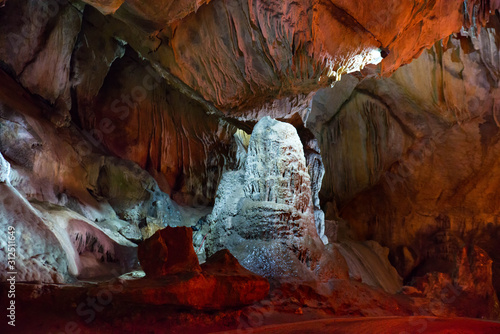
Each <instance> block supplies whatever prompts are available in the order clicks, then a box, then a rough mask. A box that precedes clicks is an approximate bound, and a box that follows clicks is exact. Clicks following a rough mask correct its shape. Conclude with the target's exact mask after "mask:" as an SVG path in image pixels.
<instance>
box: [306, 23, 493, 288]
mask: <svg viewBox="0 0 500 334" xmlns="http://www.w3.org/2000/svg"><path fill="white" fill-rule="evenodd" d="M499 24H500V19H499V16H498V14H496V16H493V17H491V19H490V23H489V24H488V25H487V26H486V28H484V29H481V33H480V35H479V36H478V37H477V38H470V37H463V36H460V35H455V36H452V37H451V38H450V39H449V40H447V41H443V42H438V43H436V45H435V46H434V47H433V48H432V49H430V50H429V51H425V52H424V53H423V54H422V55H421V56H420V57H419V58H418V59H417V60H415V61H414V62H412V63H411V64H409V65H407V66H405V67H402V68H401V69H399V70H398V71H396V72H395V73H394V75H393V76H392V77H390V78H387V79H381V80H373V79H368V80H364V81H363V82H361V83H359V84H357V83H356V80H352V79H348V80H346V81H345V83H346V86H343V84H344V80H342V82H340V83H338V85H337V86H336V87H334V88H333V89H332V91H331V94H335V92H338V93H339V94H338V95H337V97H336V98H328V97H327V96H325V92H322V93H321V94H323V97H322V98H321V99H320V100H318V103H315V104H313V110H312V111H311V114H315V115H318V116H315V117H314V118H313V119H316V120H317V121H318V123H317V124H316V125H315V126H314V127H313V128H314V129H315V132H316V134H317V135H318V139H319V143H320V146H321V150H322V154H323V158H324V159H323V161H324V163H325V168H326V176H325V181H324V183H323V187H322V196H323V198H324V199H325V200H334V201H335V202H336V204H337V205H338V208H339V209H340V216H341V217H342V218H343V219H345V220H346V221H348V222H349V223H350V224H351V226H352V227H353V230H354V231H355V237H356V238H358V239H360V240H368V239H373V240H375V241H378V242H380V243H381V244H382V245H383V246H386V247H389V248H390V250H391V255H390V256H391V260H392V262H393V263H394V264H395V265H396V267H397V268H398V270H399V272H400V274H401V275H403V276H404V277H405V278H407V279H408V278H410V277H411V273H412V270H413V269H415V268H416V267H417V266H419V264H421V263H423V262H425V261H426V259H430V261H432V260H433V259H436V258H441V257H447V256H448V255H450V254H453V252H455V251H458V249H460V248H461V245H462V244H466V245H469V246H470V247H472V246H473V245H477V246H479V247H481V248H483V249H484V250H485V251H486V252H487V253H488V254H489V256H490V257H491V258H492V259H493V281H494V284H495V287H496V289H497V291H499V289H500V285H499V282H500V280H499V277H500V276H499V273H500V271H499V268H500V266H499V264H500V262H499V260H500V259H499V258H498V252H497V251H496V245H498V242H499V241H498V240H499V239H498V236H499V234H498V216H499V211H498V205H497V202H498V198H500V194H499V193H498V189H500V187H499V182H498V180H499V175H500V174H499V172H498V168H497V167H496V166H497V165H498V157H499V156H500V155H499V151H498V149H499V147H498V128H499V124H498V111H499V110H500V109H499V108H500V105H499V102H500V100H499V98H498V97H499V96H500V91H499V86H498V82H499V78H500V76H499V73H500V65H499V64H500V62H499V58H498V48H499V45H500V40H499V38H498V34H497V31H498V29H499V27H500V26H499ZM346 79H347V78H346ZM318 94H319V93H318ZM330 107H331V108H330ZM317 108H319V109H317ZM322 111H324V115H320V114H321V113H322ZM324 120H326V122H325V123H324V126H322V125H321V124H322V123H321V122H323V121H324ZM309 124H311V123H309ZM318 124H319V125H318ZM329 214H330V215H331V216H330V217H329V218H334V216H335V210H331V211H330V213H329Z"/></svg>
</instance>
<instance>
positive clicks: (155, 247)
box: [138, 227, 201, 277]
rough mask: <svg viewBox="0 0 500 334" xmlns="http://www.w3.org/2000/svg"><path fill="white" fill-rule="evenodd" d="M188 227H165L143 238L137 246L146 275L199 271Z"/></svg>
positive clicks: (191, 234) (155, 275) (190, 231)
mask: <svg viewBox="0 0 500 334" xmlns="http://www.w3.org/2000/svg"><path fill="white" fill-rule="evenodd" d="M192 240H193V231H192V230H191V228H188V227H166V228H164V229H162V230H159V231H156V233H155V234H153V236H151V237H150V238H148V239H146V240H144V241H143V242H142V243H141V244H140V245H139V248H138V257H139V262H140V263H141V267H142V269H143V270H144V272H145V273H146V275H147V276H148V277H159V276H165V275H171V274H177V273H182V272H199V271H201V268H200V265H199V263H198V257H197V256H196V253H195V252H194V248H193V241H192Z"/></svg>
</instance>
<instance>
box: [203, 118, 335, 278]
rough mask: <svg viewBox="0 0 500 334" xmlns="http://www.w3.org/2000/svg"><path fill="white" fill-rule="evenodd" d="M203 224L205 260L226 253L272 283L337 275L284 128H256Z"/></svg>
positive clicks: (301, 162) (302, 167)
mask: <svg viewBox="0 0 500 334" xmlns="http://www.w3.org/2000/svg"><path fill="white" fill-rule="evenodd" d="M316 172H317V171H316ZM313 173H314V172H313ZM318 179H319V177H318ZM238 185H239V186H238ZM207 220H208V222H209V223H210V224H211V230H210V232H209V234H208V237H207V247H206V251H207V254H209V255H210V254H213V253H214V252H216V251H217V250H219V249H222V248H227V249H229V250H230V251H231V252H232V253H233V254H234V255H235V256H236V258H238V259H239V261H240V262H241V263H242V265H243V266H244V267H245V268H247V269H249V270H251V271H253V272H255V273H258V274H261V275H263V276H266V277H271V278H294V277H295V278H296V277H299V278H301V279H306V280H307V279H314V275H313V273H314V274H316V275H319V276H324V275H326V276H328V275H331V276H332V277H333V276H335V275H336V273H335V272H328V271H331V270H333V269H334V266H335V265H336V264H335V263H333V261H330V262H331V263H330V264H329V265H328V258H329V257H331V258H332V259H333V255H332V253H331V252H330V251H327V250H326V248H325V247H324V245H323V242H322V241H321V237H320V235H318V230H317V229H316V224H315V213H314V203H313V197H312V192H311V180H310V176H309V173H308V168H307V166H306V160H305V157H304V151H303V148H302V143H301V141H300V138H299V136H298V134H297V131H296V130H295V128H294V127H293V126H291V125H289V124H287V123H282V122H279V121H276V120H273V119H271V118H269V117H264V118H262V119H261V120H260V121H259V122H258V123H257V125H256V126H255V127H254V129H253V132H252V135H251V137H250V141H249V144H248V152H247V154H246V160H245V162H244V164H243V166H242V168H241V169H237V170H229V171H227V172H225V173H224V174H223V177H222V180H221V182H220V184H219V188H218V191H217V197H216V201H215V206H214V209H213V211H212V213H211V214H210V215H209V216H208V218H207ZM320 232H321V231H320Z"/></svg>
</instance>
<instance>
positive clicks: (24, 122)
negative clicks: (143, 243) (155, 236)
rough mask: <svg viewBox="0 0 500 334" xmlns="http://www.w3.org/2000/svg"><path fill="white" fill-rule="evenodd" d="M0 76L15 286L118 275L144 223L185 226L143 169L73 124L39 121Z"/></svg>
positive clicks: (29, 101)
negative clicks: (15, 246) (14, 241)
mask: <svg viewBox="0 0 500 334" xmlns="http://www.w3.org/2000/svg"><path fill="white" fill-rule="evenodd" d="M0 76H2V81H1V90H2V94H1V95H0V97H1V100H2V102H1V104H0V152H1V154H2V159H1V165H2V178H3V179H4V180H5V179H7V178H6V175H7V174H8V173H7V170H9V169H10V174H9V178H8V179H9V180H10V182H7V183H1V184H0V185H1V187H2V192H1V194H2V199H1V201H0V202H1V205H0V212H1V220H0V224H1V226H2V228H4V229H7V226H10V225H12V226H14V227H16V229H17V240H18V255H19V258H18V261H17V263H16V269H17V270H18V273H19V274H18V276H17V280H18V281H42V282H63V281H66V280H70V279H71V278H72V277H76V278H81V279H92V278H97V277H101V276H109V275H115V276H116V275H119V274H121V273H123V272H126V271H128V270H130V269H132V268H134V267H136V266H137V257H136V245H135V243H134V242H137V241H139V240H141V239H142V237H141V234H140V231H139V224H140V223H141V222H143V221H144V220H146V219H147V218H148V217H149V218H150V219H155V220H156V221H157V222H158V223H159V224H160V225H161V226H162V227H163V226H165V225H166V224H168V223H172V224H174V225H175V224H182V223H183V221H184V220H185V215H184V214H183V212H180V209H179V208H178V207H177V205H175V203H173V202H171V200H170V199H169V197H168V195H166V194H165V193H162V192H161V191H160V190H159V189H158V185H157V184H156V182H155V181H154V179H153V178H152V177H151V176H150V175H149V174H148V173H147V172H145V171H144V170H142V169H141V168H139V167H138V166H137V165H136V164H134V163H132V162H130V161H124V160H120V159H118V158H114V157H110V156H106V155H104V154H103V153H102V151H100V150H99V148H97V147H95V146H93V145H92V143H91V141H89V140H88V139H87V138H85V137H84V136H82V133H81V132H80V131H79V130H78V129H76V128H74V127H68V128H60V129H56V128H55V127H54V124H53V123H51V122H48V121H47V120H46V119H44V118H43V117H42V115H43V113H44V111H45V110H50V107H48V106H47V105H45V104H44V103H43V102H41V101H40V100H38V99H36V98H29V95H28V94H27V93H26V92H25V91H24V90H23V89H22V88H20V87H19V86H18V85H17V83H15V82H14V81H13V80H12V79H11V78H9V77H8V76H7V75H6V74H5V73H4V72H1V73H0ZM9 165H10V167H8V166H9ZM32 240H39V242H37V243H33V241H32ZM132 241H134V242H132ZM6 242H7V240H6V239H5V238H2V239H1V243H2V248H3V247H6ZM5 254H6V253H4V252H2V255H3V257H5V256H6V255H5ZM2 263H3V266H6V265H7V262H6V261H3V262H2ZM4 268H5V267H4ZM6 272H7V270H5V271H2V273H3V274H5V273H6ZM5 278H6V277H5V276H4V275H3V276H2V279H5Z"/></svg>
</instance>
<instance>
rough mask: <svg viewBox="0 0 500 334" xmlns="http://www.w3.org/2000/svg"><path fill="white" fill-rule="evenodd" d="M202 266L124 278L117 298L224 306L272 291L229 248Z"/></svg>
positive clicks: (244, 302)
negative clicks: (136, 277)
mask: <svg viewBox="0 0 500 334" xmlns="http://www.w3.org/2000/svg"><path fill="white" fill-rule="evenodd" d="M191 248H192V246H191ZM151 251H153V249H151ZM151 256H153V254H151ZM201 269H202V271H201V272H199V270H193V271H189V272H187V271H184V272H182V273H177V274H175V275H167V276H165V275H163V276H161V277H157V278H150V277H152V275H149V274H148V275H147V277H146V278H144V279H140V280H133V281H124V282H123V288H124V289H123V292H122V293H121V294H120V295H119V296H118V298H119V299H120V300H122V301H126V302H133V303H143V304H154V305H173V306H183V307H190V308H196V309H221V308H228V307H241V306H244V305H250V304H253V303H255V302H256V301H259V300H261V299H263V298H265V297H266V296H267V295H268V293H269V282H268V281H267V279H265V278H264V277H261V276H258V275H256V274H254V273H252V272H250V271H248V270H246V269H245V268H243V267H242V266H241V265H240V264H239V263H238V260H236V258H234V256H232V255H231V253H229V251H228V250H221V251H219V252H217V253H215V254H214V255H212V256H211V257H209V258H208V259H207V262H206V263H204V264H203V265H202V266H201Z"/></svg>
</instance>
